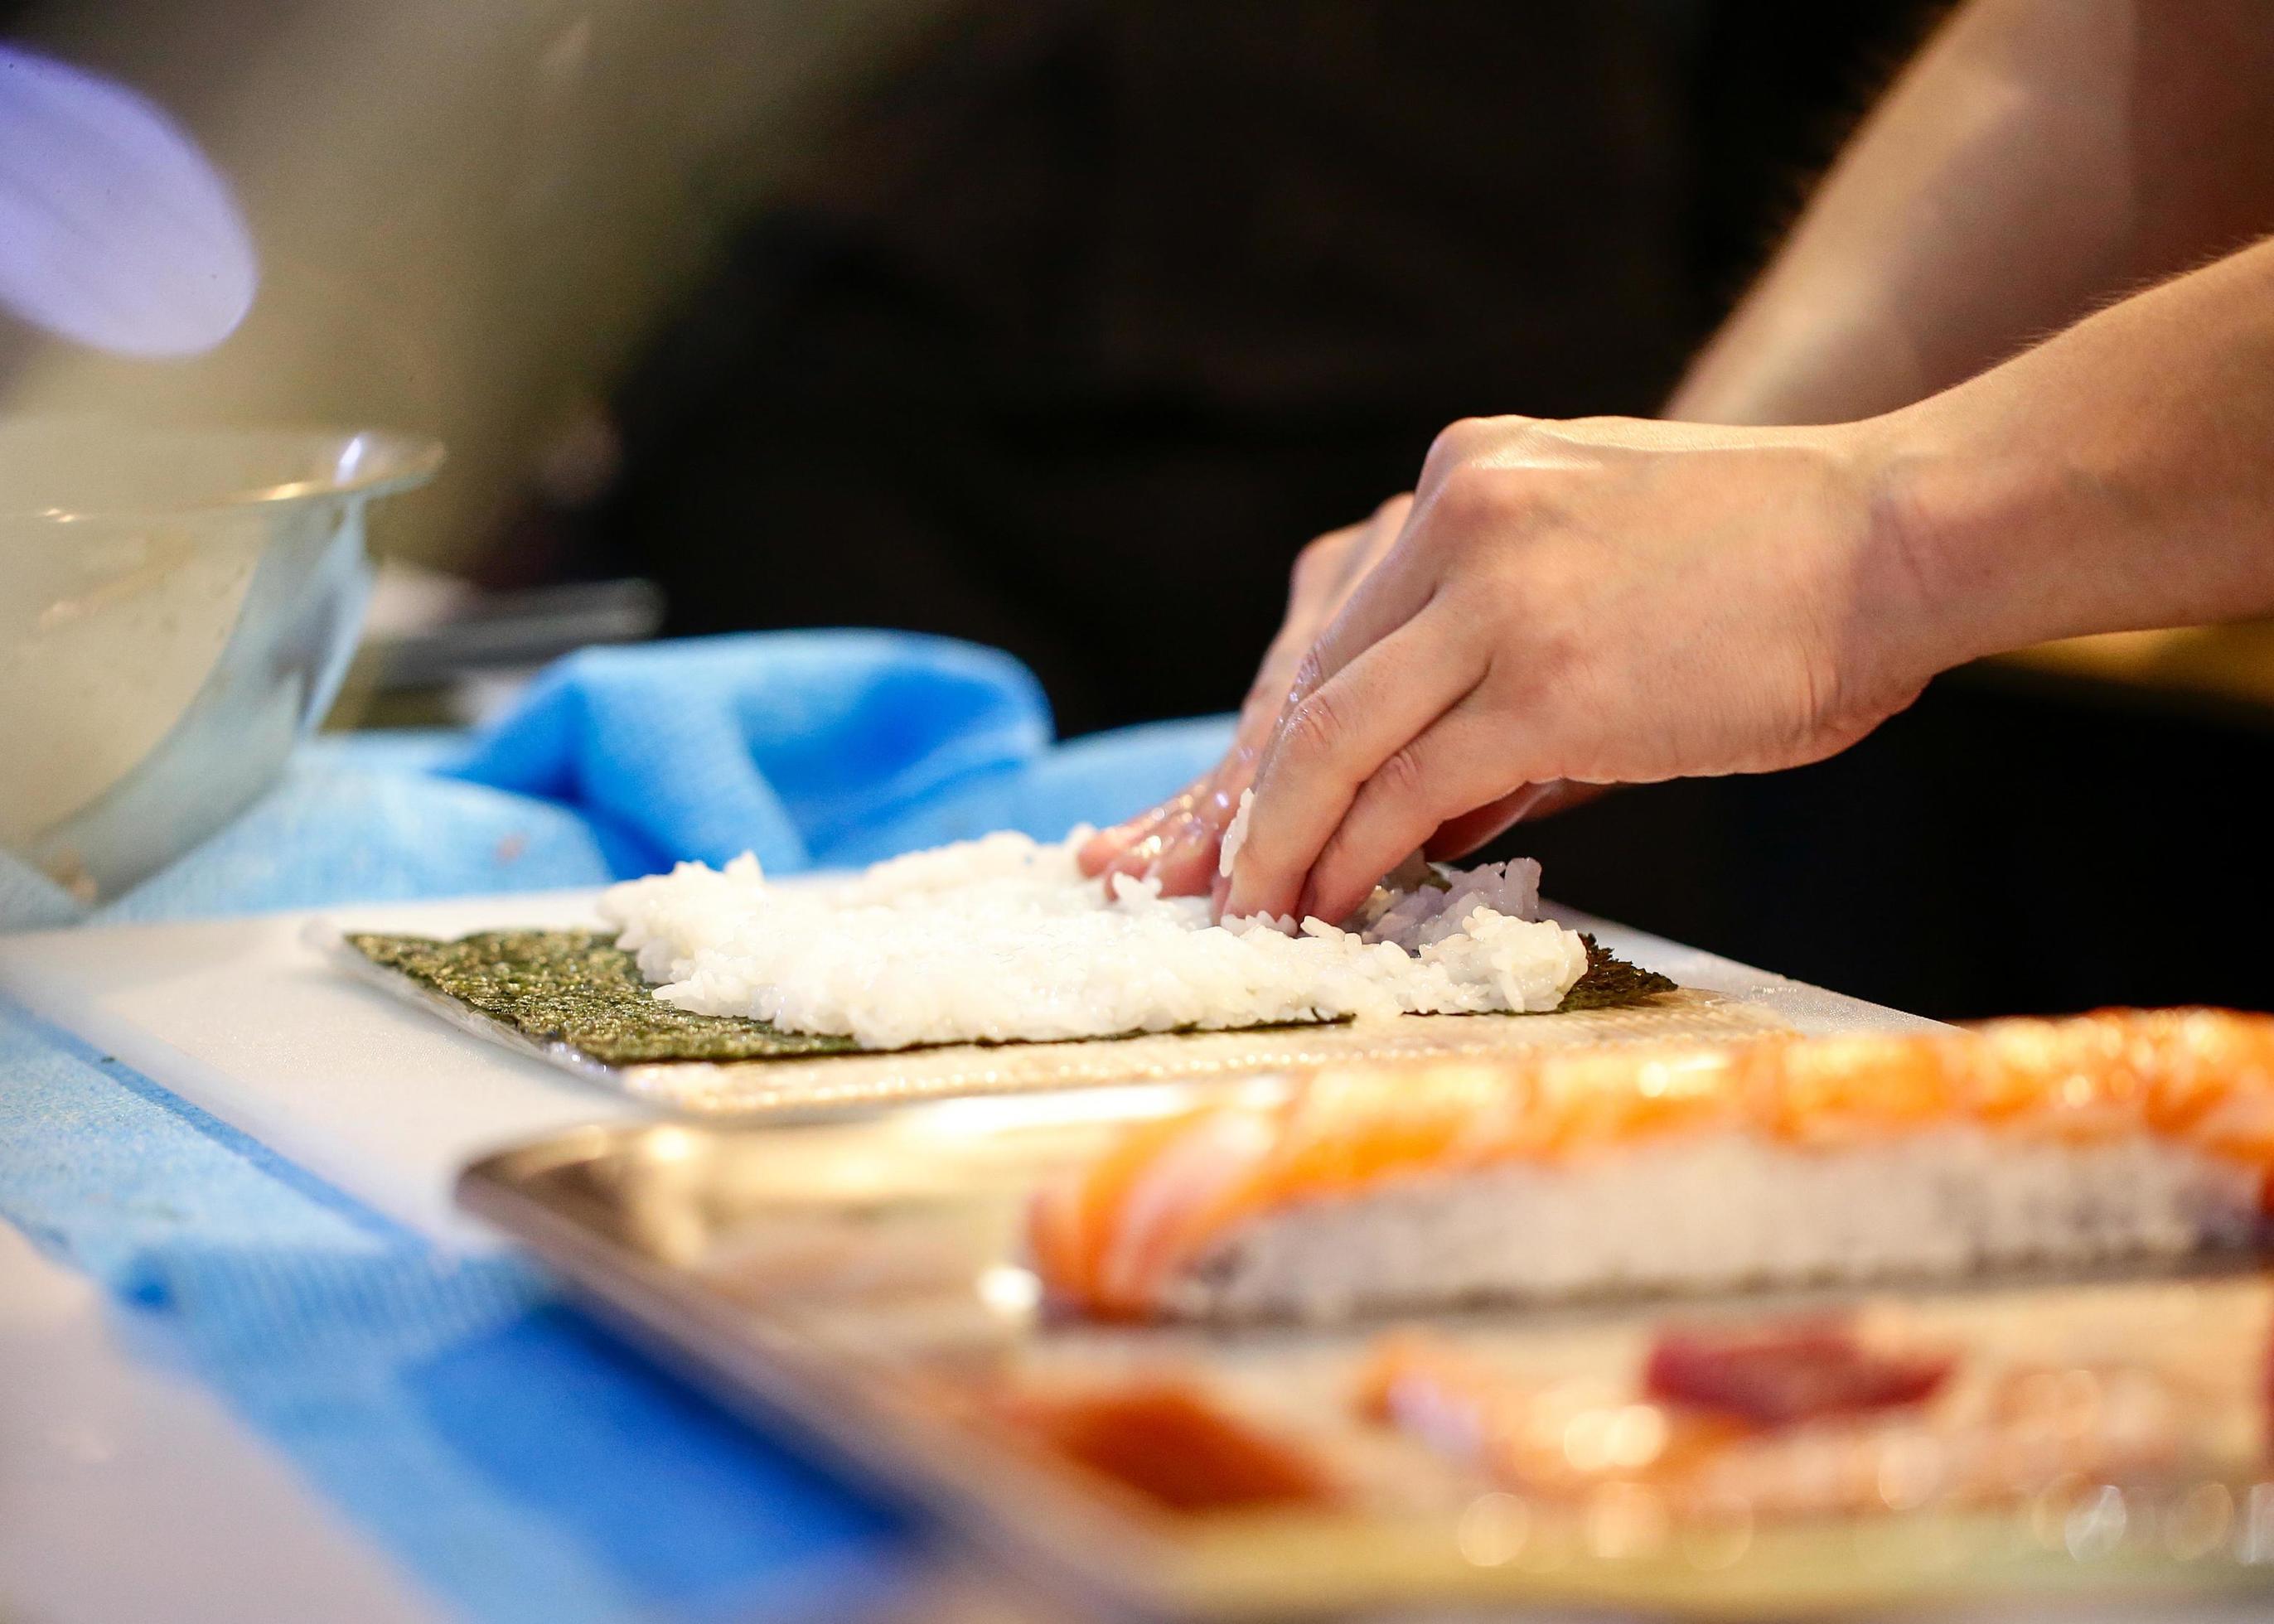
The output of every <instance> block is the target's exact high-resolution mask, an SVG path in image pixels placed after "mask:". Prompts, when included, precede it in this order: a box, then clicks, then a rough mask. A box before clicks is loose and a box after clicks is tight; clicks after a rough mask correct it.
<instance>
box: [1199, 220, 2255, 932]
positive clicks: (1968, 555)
mask: <svg viewBox="0 0 2274 1624" xmlns="http://www.w3.org/2000/svg"><path fill="white" fill-rule="evenodd" d="M2269 612H2274V239H2270V240H2269V241H2267V242H2264V243H2262V244H2258V245H2257V246H2255V247H2252V248H2248V249H2246V250H2244V251H2242V252H2238V253H2235V254H2233V255H2230V256H2229V257H2228V258H2226V259H2222V260H2219V261H2218V262H2216V263H2214V264H2211V265H2209V266H2206V267H2203V268H2202V269H2200V270H2197V271H2194V272H2191V273H2189V274H2186V275H2183V276H2180V277H2178V278H2175V279H2174V280H2172V281H2171V282H2166V283H2165V284H2163V285H2162V286H2160V287H2157V288H2155V289H2151V290H2150V291H2148V292H2145V293H2141V294H2138V295H2135V296H2134V297H2131V298H2128V299H2125V300H2123V301H2121V302H2120V303H2119V304H2116V305H2112V306H2110V307H2109V308H2108V309H2106V310H2104V311H2102V312H2099V313H2098V314H2097V315H2094V316H2092V317H2090V318H2089V319H2088V320H2084V321H2082V322H2081V323H2078V324H2077V325H2076V326H2074V327H2071V328H2070V329H2069V330H2068V331H2067V332H2065V333H2063V334H2061V335H2059V337H2057V338H2054V339H2052V340H2051V341H2050V342H2046V343H2044V344H2043V345H2040V346H2039V347H2037V349H2034V350H2029V352H2028V353H2026V354H2024V355H2022V356H2020V357H2016V358H2015V359H2014V360H2012V361H2008V362H2007V363H2005V364H2004V365H1999V366H1997V367H1994V368H1992V369H1991V370H1990V371H1988V372H1983V373H1981V374H1980V375H1978V376H1977V377H1975V378H1973V379H1971V380H1968V381H1967V382H1964V383H1962V384H1959V385H1957V386H1956V387H1952V388H1949V389H1946V390H1945V391H1943V392H1942V393H1940V394H1939V395H1933V396H1931V397H1930V398H1928V399H1926V400H1924V401H1922V402H1918V403H1916V404H1915V405H1912V406H1909V407H1905V408H1903V409H1901V410H1896V411H1894V412H1890V413H1886V414H1882V415H1880V416H1879V417H1870V418H1865V419H1864V420H1862V421H1859V422H1854V423H1845V424H1838V425H1825V426H1813V427H1778V428H1731V427H1721V426H1714V425H1698V424H1690V423H1667V422H1636V421H1632V420H1629V419H1623V418H1594V419H1585V420H1582V421H1578V422H1574V423H1540V422H1537V421H1534V420H1532V419H1530V418H1524V417H1502V418H1488V419H1484V420H1482V421H1477V422H1471V423H1462V424H1456V425H1453V427H1451V428H1450V429H1448V430H1447V431H1446V432H1444V433H1443V434H1442V435H1441V436H1440V437H1439V438H1438V441H1437V444H1436V446H1435V447H1434V448H1433V449H1432V450H1431V452H1430V454H1429V460H1428V462H1427V465H1426V466H1425V467H1424V468H1423V470H1422V476H1421V480H1420V483H1419V487H1418V488H1417V490H1416V491H1415V493H1414V500H1413V505H1412V508H1411V510H1410V511H1409V512H1408V514H1407V515H1406V520H1405V523H1404V528H1403V530H1402V531H1401V533H1400V534H1399V537H1398V538H1397V542H1396V543H1395V545H1392V546H1391V548H1390V549H1389V553H1387V554H1386V555H1385V556H1384V557H1383V559H1382V562H1381V563H1380V564H1379V565H1378V566H1376V567H1375V568H1374V569H1373V570H1372V571H1370V572H1369V573H1368V574H1367V576H1366V578H1365V579H1364V580H1363V581H1362V582H1361V583H1359V587H1358V589H1357V590H1356V591H1355V592H1354V593H1353V594H1352V597H1351V598H1350V600H1349V602H1348V603H1347V604H1346V605H1344V607H1343V609H1342V610H1341V612H1340V613H1338V614H1337V616H1336V617H1335V620H1334V621H1333V623H1332V624H1331V625H1330V626H1329V627H1328V628H1327V629H1326V631H1325V632H1324V634H1323V635H1321V636H1320V638H1319V639H1318V641H1317V642H1316V643H1314V645H1313V647H1312V650H1311V651H1310V653H1309V654H1308V655H1307V656H1306V658H1305V660H1304V663H1303V665H1302V667H1301V669H1300V671H1299V673H1298V676H1297V680H1296V686H1295V689H1294V691H1293V693H1292V695H1291V696H1290V699H1289V702H1288V704H1287V706H1286V708H1285V709H1284V711H1282V712H1281V714H1280V717H1279V718H1278V722H1277V724H1276V727H1275V729H1274V731H1273V733H1272V737H1271V739H1270V741H1269V744H1268V745H1267V746H1266V747H1265V748H1264V751H1263V754H1262V758H1261V765H1260V767H1259V768H1258V771H1257V773H1256V778H1255V804H1254V821H1253V824H1252V826H1251V830H1250V833H1249V836H1248V839H1247V843H1246V846H1243V847H1242V848H1241V850H1240V853H1239V863H1238V867H1237V868H1236V870H1235V872H1234V874H1233V876H1232V881H1231V892H1230V896H1229V898H1227V900H1226V902H1225V905H1224V906H1225V909H1226V911H1227V912H1228V913H1231V914H1255V913H1262V914H1282V913H1285V912H1289V911H1294V912H1298V913H1302V914H1318V915H1319V916H1321V917H1322V918H1326V919H1337V918H1340V917H1341V916H1342V915H1343V914H1345V913H1347V912H1348V911H1349V910H1350V909H1351V908H1352V906H1355V905H1356V904H1357V902H1358V901H1359V898H1362V897H1364V896H1365V894H1366V892H1367V890H1368V888H1369V887H1371V886H1372V885H1373V883H1374V880H1375V878H1376V877H1377V876H1380V875H1382V874H1383V873H1384V872H1386V871H1387V870H1388V869H1389V868H1390V867H1391V866H1392V865H1393V864H1395V863H1396V862H1397V861H1398V860H1399V859H1400V858H1402V857H1403V856H1404V854H1405V853H1408V852H1410V851H1412V849H1413V848H1414V846H1417V845H1419V844H1422V843H1425V842H1427V843H1431V844H1432V845H1433V846H1435V845H1442V843H1443V842H1444V841H1445V839H1446V838H1447V837H1446V835H1445V832H1444V831H1447V830H1448V829H1460V830H1462V831H1463V832H1462V837H1461V838H1462V839H1463V840H1466V839H1468V838H1474V836H1475V834H1476V832H1477V831H1474V830H1473V829H1468V828H1465V826H1464V823H1463V820H1465V818H1466V817H1467V815H1469V814H1470V813H1472V811H1474V810H1475V809H1477V808H1483V807H1487V806H1491V805H1494V804H1495V803H1496V802H1502V801H1504V800H1505V798H1506V797H1507V796H1509V795H1510V793H1511V792H1513V791H1515V790H1517V789H1518V788H1520V787H1521V786H1525V785H1532V784H1544V783H1548V782H1551V781H1554V780H1556V779H1577V780H1580V781H1584V782H1588V783H1621V782H1624V783H1634V782H1645V781H1648V780H1651V779H1656V778H1675V777H1687V776H1693V775H1698V774H1706V773H1723V772H1756V771H1769V770H1773V769H1775V768H1779V767H1787V766H1793V765H1796V764H1798V763H1803V762H1809V761H1815V760H1818V759H1819V758H1821V757H1823V756H1828V755H1830V754H1832V753H1833V752H1834V751H1836V750H1840V749H1843V748H1846V747H1847V746H1849V745H1850V744H1852V743H1854V742H1855V741H1856V740H1857V739H1859V738H1861V737H1863V735H1864V733H1868V732H1870V731H1871V728H1873V727H1874V726H1878V724H1879V722H1880V721H1882V720H1884V719H1885V718H1886V717H1887V716H1889V715H1891V714H1892V713H1894V711H1898V710H1900V709H1901V708H1902V707H1903V706H1904V705H1906V704H1908V703H1909V702H1910V700H1911V698H1912V697H1913V696H1914V695H1916V694H1917V692H1918V691H1919V689H1920V688H1921V687H1922V686H1923V685H1924V683H1925V682H1926V680H1928V679H1929V678H1930V677H1931V676H1933V675H1934V673H1937V672H1938V671H1941V670H1944V669H1946V668H1947V667H1949V666H1951V665H1956V664H1958V663H1960V662H1961V661H1963V660H1967V659H1971V658H1975V657H1977V656H1979V655H1984V654H1989V653H1993V652H1997V651H1999V650H2006V649H2012V648H2017V647H2020V646H2022V644H2025V643H2035V642H2037V641H2039V640H2041V639H2044V638H2047V637H2057V636H2063V635H2070V634H2073V633H2078V632H2089V631H2106V630H2117V629H2122V628H2136V627H2147V626H2172V625H2182V624H2188V623H2194V622H2199V621H2202V620H2220V619H2229V618H2236V617H2240V616H2244V615H2253V614H2264V613H2269Z"/></svg>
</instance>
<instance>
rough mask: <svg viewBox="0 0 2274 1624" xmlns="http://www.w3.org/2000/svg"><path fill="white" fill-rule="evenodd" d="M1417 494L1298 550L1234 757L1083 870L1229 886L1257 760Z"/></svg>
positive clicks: (1168, 883)
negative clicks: (1244, 798) (1299, 678)
mask: <svg viewBox="0 0 2274 1624" xmlns="http://www.w3.org/2000/svg"><path fill="white" fill-rule="evenodd" d="M1412 501H1413V499H1412V497H1411V496H1393V497H1391V498H1390V499H1389V500H1388V501H1386V502H1384V503H1382V506H1381V507H1379V508H1375V509H1374V513H1373V515H1372V516H1371V517H1369V518H1367V519H1365V520H1363V521H1361V522H1360V523H1357V524H1352V525H1345V526H1344V528H1343V529H1341V530H1329V532H1327V534H1325V535H1323V536H1321V537H1320V538H1317V539H1316V540H1314V541H1313V542H1312V543H1311V544H1310V545H1308V546H1306V547H1305V548H1304V549H1303V551H1302V552H1301V553H1299V555H1297V557H1296V560H1295V568H1294V570H1293V572H1292V574H1291V577H1290V580H1289V583H1288V591H1287V613H1286V618H1285V620H1284V621H1283V622H1282V624H1281V626H1280V628H1279V633H1278V635H1277V636H1276V637H1274V638H1273V639H1272V640H1271V646H1270V647H1269V649H1267V650H1264V655H1263V662H1262V664H1261V665H1260V666H1259V667H1258V668H1257V670H1256V673H1255V680H1254V683H1253V684H1252V685H1250V687H1249V688H1248V690H1247V697H1246V699H1245V700H1243V701H1242V702H1241V703H1240V707H1239V726H1237V727H1236V728H1235V730H1234V732H1233V734H1232V742H1231V749H1229V750H1228V751H1226V752H1225V754H1224V760H1223V761H1222V762H1220V763H1217V764H1216V766H1215V767H1214V768H1212V769H1210V770H1209V772H1207V773H1206V774H1204V775H1203V776H1202V777H1201V778H1197V779H1195V780H1193V782H1192V783H1191V784H1189V785H1187V786H1186V787H1185V788H1184V789H1183V790H1181V791H1179V792H1178V793H1177V794H1175V795H1172V796H1171V797H1170V798H1169V799H1168V800H1166V801H1163V802H1162V803H1161V804H1160V805H1159V806H1157V807H1152V808H1148V809H1146V810H1145V811H1143V812H1141V813H1139V814H1138V815H1137V816H1135V817H1133V818H1131V819H1130V820H1129V821H1128V822H1126V823H1118V824H1116V825H1115V826H1114V827H1112V828H1111V829H1106V830H1101V831H1099V832H1098V833H1097V834H1096V836H1095V837H1093V838H1091V840H1090V841H1089V842H1088V845H1086V846H1083V847H1082V849H1081V853H1080V861H1081V868H1082V872H1083V873H1085V874H1088V875H1092V876H1102V877H1103V879H1104V880H1105V882H1106V883H1108V884H1109V885H1110V884H1111V883H1112V876H1115V875H1117V874H1127V875H1132V876H1137V877H1139V878H1143V877H1147V876H1151V877H1154V878H1157V879H1158V880H1160V882H1161V890H1162V892H1163V895H1165V896H1171V897H1190V896H1198V895H1200V894H1201V893H1202V892H1206V891H1211V890H1214V891H1221V890H1222V889H1223V886H1222V883H1220V882H1219V879H1218V876H1217V874H1216V853H1217V851H1218V849H1219V847H1220V846H1222V844H1223V840H1224V831H1225V829H1227V828H1228V827H1230V825H1231V819H1232V815H1233V814H1234V813H1235V812H1236V811H1238V809H1239V796H1240V792H1241V791H1243V790H1245V789H1246V788H1247V787H1248V786H1249V785H1250V784H1252V783H1253V782H1254V778H1255V763H1256V759H1257V757H1258V756H1260V755H1261V752H1262V748H1263V745H1264V742H1265V741H1267V740H1268V739H1269V737H1270V734H1271V728H1272V726H1273V724H1274V723H1276V721H1277V720H1278V718H1279V711H1280V709H1281V707H1282V705H1284V703H1285V701H1286V698H1287V694H1288V690H1289V688H1291V686H1292V684H1293V682H1294V680H1295V673H1296V668H1297V667H1298V666H1299V665H1300V664H1301V663H1302V659H1303V656H1304V655H1305V654H1306V653H1308V652H1309V651H1310V649H1311V645H1312V644H1313V643H1315V642H1316V641H1317V640H1318V637H1319V634H1320V633H1321V632H1322V631H1324V630H1325V629H1326V627H1327V624H1328V622H1329V621H1330V620H1333V619H1334V617H1335V614H1336V613H1337V612H1338V611H1339V610H1340V609H1341V608H1342V606H1343V605H1344V602H1345V601H1346V600H1347V599H1348V598H1349V597H1350V595H1351V592H1352V590H1353V589H1355V588H1356V587H1357V585H1358V583H1359V580H1360V579H1362V578H1363V577H1364V575H1366V573H1367V570H1369V569H1371V568H1374V564H1375V563H1376V562H1377V561H1379V560H1380V559H1381V558H1382V555H1383V554H1384V553H1388V552H1389V548H1390V546H1391V545H1392V544H1393V543H1394V542H1396V541H1397V536H1398V532H1399V531H1400V530H1402V529H1403V528H1404V523H1405V514H1406V510H1407V508H1410V507H1411V506H1412Z"/></svg>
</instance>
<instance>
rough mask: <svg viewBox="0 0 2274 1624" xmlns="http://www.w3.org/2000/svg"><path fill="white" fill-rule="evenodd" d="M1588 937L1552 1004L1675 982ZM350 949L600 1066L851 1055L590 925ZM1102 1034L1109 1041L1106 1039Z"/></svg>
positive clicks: (1612, 1003) (1587, 1005)
mask: <svg viewBox="0 0 2274 1624" xmlns="http://www.w3.org/2000/svg"><path fill="white" fill-rule="evenodd" d="M1580 939H1581V940H1582V941H1584V942H1585V943H1586V944H1587V968H1586V972H1585V974H1582V975H1581V976H1580V977H1579V979H1578V981H1576V982H1574V983H1573V984H1572V988H1571V990H1570V992H1568V993H1566V994H1564V995H1563V1002H1562V1004H1558V1005H1557V1006H1556V1012H1557V1013H1558V1014H1561V1013H1562V1012H1563V1011H1567V1010H1606V1009H1616V1008H1619V1007H1621V1006H1623V1005H1625V1004H1640V1003H1642V1002H1643V1001H1645V999H1648V998H1651V997H1653V996H1656V995H1657V994H1659V993H1662V992H1671V991H1672V990H1674V983H1673V982H1672V981H1668V979H1667V978H1666V977H1665V976H1662V975H1660V974H1657V973H1656V972H1655V971H1651V970H1643V969H1638V968H1637V967H1636V966H1633V965H1630V964H1629V963H1627V962H1626V961H1625V960H1624V959H1620V958H1618V957H1616V956H1615V955H1614V954H1612V953H1611V952H1609V951H1607V950H1605V949H1603V948H1601V947H1599V946H1597V945H1596V944H1595V938H1594V937H1593V936H1583V937H1581V938H1580ZM347 942H348V945H349V946H350V947H352V948H354V949H355V950H356V951H358V952H359V953H361V954H363V955H364V957H365V958H366V959H370V960H371V961H372V962H373V964H377V965H383V966H386V967H387V968H388V969H390V970H397V971H400V972H401V973H402V974H404V975H407V976H409V977H410V979H411V980H412V981H417V982H418V983H419V984H420V985H421V986H424V987H426V988H430V989H433V991H435V992H438V993H440V994H441V995H443V996H445V997H448V998H452V999H455V1000H456V1001H457V1002H458V1003H460V1004H465V1005H466V1006H467V1007H468V1008H470V1009H472V1010H475V1011H478V1012H479V1013H481V1014H484V1015H486V1016H488V1017H489V1018H490V1019H493V1020H494V1021H497V1022H499V1023H501V1025H504V1026H510V1027H512V1028H513V1029H514V1030H515V1031H516V1032H518V1033H520V1034H522V1035H523V1036H524V1037H528V1038H531V1039H534V1040H535V1041H538V1042H540V1043H566V1044H568V1045H569V1046H570V1047H571V1048H573V1049H577V1050H579V1051H581V1052H582V1053H584V1054H585V1055H587V1056H591V1058H592V1059H594V1060H598V1061H600V1062H602V1063H603V1064H608V1065H629V1064H638V1063H641V1062H647V1061H666V1060H794V1059H797V1058H799V1057H801V1056H810V1055H847V1054H858V1053H860V1052H862V1051H861V1046H860V1045H859V1044H857V1043H855V1041H853V1040H852V1039H851V1038H846V1037H828V1036H822V1035H819V1034H813V1033H804V1032H783V1031H781V1030H779V1029H778V1028H776V1027H774V1026H769V1025H768V1024H767V1023H765V1022H764V1021H762V1020H752V1019H748V1018H746V1017H743V1016H736V1015H697V1014H695V1013H693V1012H691V1011H687V1010H681V1009H674V1008H673V1007H672V1006H671V1005H670V1004H659V1003H658V1002H657V1001H656V999H655V997H654V996H653V994H652V993H651V991H650V990H649V989H648V985H647V983H646V982H645V981H642V980H641V979H640V974H639V966H638V965H637V964H636V962H635V961H634V959H633V958H632V956H631V955H630V954H629V953H628V952H626V951H624V950H623V949H621V948H620V947H618V946H616V945H615V944H614V943H613V942H611V941H610V940H609V939H608V938H607V937H606V936H604V935H602V934H600V933H599V932H598V931H590V930H485V931H481V932H479V933H478V934H476V935H474V936H462V937H460V938H459V939H458V940H457V941H455V942H438V941H435V940H434V939H433V938H432V937H429V936H373V935H356V936H349V937H348V938H347ZM1109 1041H1110V1040H1109Z"/></svg>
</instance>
